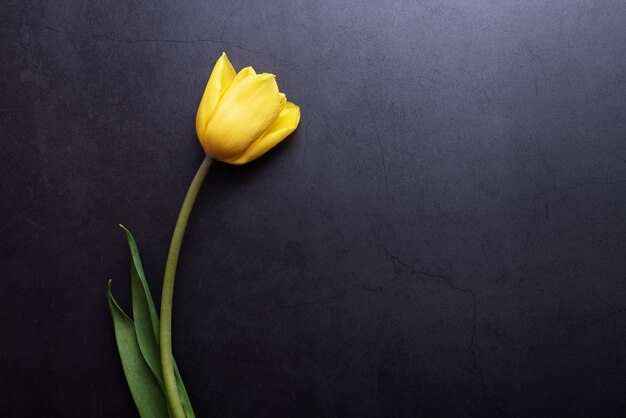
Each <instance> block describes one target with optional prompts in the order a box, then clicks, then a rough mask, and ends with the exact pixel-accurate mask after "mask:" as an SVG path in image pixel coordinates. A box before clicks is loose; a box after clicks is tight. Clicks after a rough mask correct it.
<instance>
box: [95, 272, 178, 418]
mask: <svg viewBox="0 0 626 418" xmlns="http://www.w3.org/2000/svg"><path fill="white" fill-rule="evenodd" d="M107 297H108V300H109V309H110V310H111V316H112V317H113V328H114V329H115V340H116V342H117V349H118V350H119V353H120V358H121V360H122V368H123V369H124V374H125V375H126V381H127V382H128V387H129V388H130V393H131V394H132V396H133V399H134V401H135V405H136V406H137V410H138V411H139V415H140V416H141V417H142V418H168V417H169V413H168V410H167V401H166V399H165V395H164V394H163V391H162V390H161V388H160V387H159V384H158V382H157V381H156V379H155V377H154V375H153V374H152V371H151V370H150V368H149V367H148V364H147V363H146V361H145V360H144V357H143V355H142V354H141V350H140V349H139V343H138V342H137V336H136V334H135V326H134V324H133V321H132V320H131V319H130V318H129V317H128V316H127V315H126V314H125V313H124V311H123V310H122V308H120V306H119V305H118V304H117V302H116V301H115V299H114V298H113V295H112V294H111V281H109V283H108V285H107Z"/></svg>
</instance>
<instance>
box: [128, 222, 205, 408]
mask: <svg viewBox="0 0 626 418" xmlns="http://www.w3.org/2000/svg"><path fill="white" fill-rule="evenodd" d="M120 227H121V228H122V229H123V230H124V232H125V233H126V239H127V240H128V247H129V249H130V253H131V256H132V261H131V274H130V277H131V289H132V302H133V318H134V322H135V332H136V334H137V340H138V343H139V348H140V349H141V352H142V354H143V356H144V358H145V360H146V363H147V364H148V366H149V367H150V369H151V370H152V373H153V374H154V377H155V378H156V380H157V382H158V383H159V385H160V387H161V388H162V389H163V372H162V369H161V355H160V349H159V338H160V332H159V316H158V314H157V310H156V307H155V304H154V300H153V299H152V294H151V293H150V288H149V287H148V282H147V280H146V276H145V273H144V270H143V266H142V264H141V258H140V257H139V249H138V247H137V243H136V241H135V238H134V237H133V235H132V234H131V233H130V231H129V230H128V229H127V228H125V227H124V226H123V225H120ZM174 372H175V374H176V383H177V385H178V392H179V394H180V398H181V403H182V405H183V410H184V411H185V415H186V416H187V418H195V414H194V412H193V408H192V407H191V401H190V400H189V395H188V394H187V390H186V389H185V385H184V384H183V381H182V378H181V376H180V372H179V370H178V366H176V361H174Z"/></svg>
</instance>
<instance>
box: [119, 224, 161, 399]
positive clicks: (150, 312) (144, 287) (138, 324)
mask: <svg viewBox="0 0 626 418" xmlns="http://www.w3.org/2000/svg"><path fill="white" fill-rule="evenodd" d="M120 227H121V228H122V229H123V230H124V232H125V233H126V239H127V240H128V247H129V248H130V254H131V256H132V260H131V263H130V282H131V290H132V301H133V320H134V322H135V332H136V334H137V341H138V342H139V348H140V349H141V353H142V354H143V357H144V359H145V360H146V363H148V366H149V367H150V369H151V370H152V373H153V374H154V377H155V378H156V379H157V382H158V383H159V385H160V386H161V388H163V371H162V369H161V354H160V351H159V317H158V315H157V311H156V307H155V306H154V301H153V300H152V295H151V294H150V289H149V288H148V282H147V281H146V276H145V274H144V271H143V266H142V264H141V259H140V258H139V249H138V248H137V243H136V242H135V238H134V237H133V235H132V234H131V233H130V231H129V230H128V229H126V228H125V227H124V226H123V225H120Z"/></svg>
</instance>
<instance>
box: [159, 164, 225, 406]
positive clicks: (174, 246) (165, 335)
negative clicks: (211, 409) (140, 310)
mask: <svg viewBox="0 0 626 418" xmlns="http://www.w3.org/2000/svg"><path fill="white" fill-rule="evenodd" d="M212 162H213V160H212V159H211V157H209V156H208V155H207V156H206V158H205V159H204V160H203V161H202V164H200V168H198V172H197V173H196V175H195V177H194V178H193V181H192V182H191V185H190V186H189V190H188V191H187V195H186V196H185V200H184V201H183V206H182V207H181V208H180V213H179V214H178V220H177V221H176V227H175V228H174V234H173V235H172V242H171V244H170V251H169V253H168V254H167V263H166V264H165V275H164V277H163V294H162V295H161V366H162V368H163V380H164V383H165V395H166V397H167V403H168V407H169V409H170V413H171V416H172V418H185V412H184V410H183V406H182V404H181V401H180V394H179V393H178V385H177V384H176V375H175V374H174V363H173V358H174V357H173V354H172V300H173V298H174V280H175V278H176V266H177V265H178V256H179V254H180V247H181V245H182V243H183V237H184V235H185V229H187V221H188V220H189V214H190V213H191V209H192V208H193V204H194V202H195V201H196V196H198V191H199V190H200V186H201V185H202V182H203V181H204V178H205V177H206V173H207V171H209V167H211V163H212Z"/></svg>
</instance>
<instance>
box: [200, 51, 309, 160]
mask: <svg viewBox="0 0 626 418" xmlns="http://www.w3.org/2000/svg"><path fill="white" fill-rule="evenodd" d="M299 122H300V108H299V107H298V106H296V105H295V104H293V103H291V102H288V101H287V97H286V96H285V95H284V94H283V93H281V92H280V91H279V90H278V85H277V84H276V76H275V75H274V74H268V73H262V74H257V73H256V72H255V71H254V69H253V68H252V67H246V68H244V69H243V70H241V71H239V73H236V72H235V69H234V68H233V66H232V64H231V63H230V61H229V60H228V57H227V56H226V54H225V53H223V54H222V56H221V57H220V58H219V59H218V60H217V62H216V63H215V67H214V68H213V72H212V73H211V77H210V78H209V82H208V83H207V86H206V88H205V90H204V95H203V96H202V100H201V101H200V106H199V107H198V113H197V115H196V132H197V133H198V139H199V140H200V143H201V144H202V147H203V148H204V151H205V152H206V153H207V154H208V155H209V156H211V157H212V158H214V159H216V160H220V161H224V162H226V163H230V164H245V163H247V162H250V161H252V160H254V159H256V158H258V157H260V156H261V155H263V154H265V153H266V152H267V151H269V150H270V149H271V148H272V147H274V146H275V145H276V144H278V143H279V142H280V141H282V140H283V139H285V138H286V137H287V135H289V134H290V133H291V132H293V131H294V130H295V129H296V128H297V127H298V123H299Z"/></svg>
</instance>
